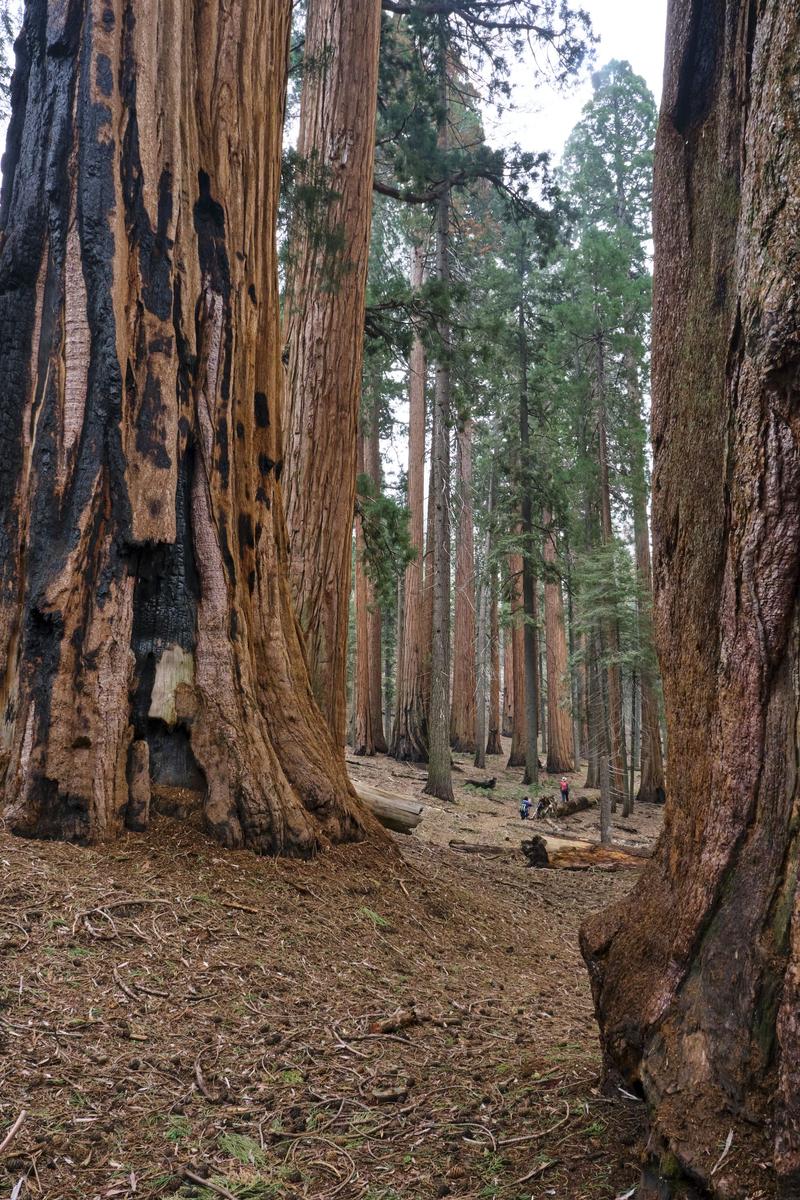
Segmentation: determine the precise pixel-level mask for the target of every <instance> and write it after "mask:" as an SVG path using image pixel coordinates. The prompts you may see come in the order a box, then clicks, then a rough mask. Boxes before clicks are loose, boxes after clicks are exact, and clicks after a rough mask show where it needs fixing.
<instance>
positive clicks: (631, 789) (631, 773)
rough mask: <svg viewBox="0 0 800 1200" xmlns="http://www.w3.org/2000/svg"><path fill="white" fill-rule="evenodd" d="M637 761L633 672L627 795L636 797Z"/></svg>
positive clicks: (636, 683) (636, 693)
mask: <svg viewBox="0 0 800 1200" xmlns="http://www.w3.org/2000/svg"><path fill="white" fill-rule="evenodd" d="M638 761H640V760H639V677H638V675H637V674H636V672H635V671H634V672H633V673H632V675H631V757H630V764H629V767H628V770H629V777H630V784H629V787H628V795H629V796H635V795H636V780H635V775H636V764H637V762H638Z"/></svg>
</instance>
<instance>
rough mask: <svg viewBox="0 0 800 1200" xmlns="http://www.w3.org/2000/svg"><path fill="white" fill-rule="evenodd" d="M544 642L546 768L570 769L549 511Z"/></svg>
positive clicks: (563, 641) (563, 647)
mask: <svg viewBox="0 0 800 1200" xmlns="http://www.w3.org/2000/svg"><path fill="white" fill-rule="evenodd" d="M544 527H545V535H544V561H545V564H546V568H547V572H548V573H547V574H546V575H545V583H544V612H545V645H546V649H547V770H548V771H551V772H559V771H571V770H572V769H573V767H574V765H575V764H574V760H573V752H572V714H571V713H570V684H569V676H568V674H567V635H566V631H565V628H564V597H563V595H562V592H561V580H560V578H559V577H558V575H556V574H555V570H556V544H555V535H554V532H553V529H552V521H551V518H550V513H549V512H545V514H544Z"/></svg>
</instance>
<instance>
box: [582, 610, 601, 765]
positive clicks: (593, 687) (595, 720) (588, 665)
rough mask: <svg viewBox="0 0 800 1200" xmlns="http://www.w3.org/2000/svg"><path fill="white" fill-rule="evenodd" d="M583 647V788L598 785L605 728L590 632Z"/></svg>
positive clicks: (584, 637) (598, 672)
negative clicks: (584, 731) (585, 749)
mask: <svg viewBox="0 0 800 1200" xmlns="http://www.w3.org/2000/svg"><path fill="white" fill-rule="evenodd" d="M582 641H583V644H584V646H583V649H584V663H583V676H584V696H585V698H586V734H587V738H586V747H587V752H586V763H587V766H586V782H585V783H584V785H583V786H584V787H585V788H599V787H600V760H601V757H602V753H603V749H604V747H605V730H604V729H603V727H602V718H603V713H602V709H603V701H602V694H601V693H600V692H599V690H598V683H597V681H598V678H599V676H600V671H599V669H598V666H597V661H596V659H597V649H596V647H597V642H596V639H595V635H594V634H593V633H592V634H590V635H589V636H588V637H587V636H586V635H583V637H582Z"/></svg>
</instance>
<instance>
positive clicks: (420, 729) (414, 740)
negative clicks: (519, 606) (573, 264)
mask: <svg viewBox="0 0 800 1200" xmlns="http://www.w3.org/2000/svg"><path fill="white" fill-rule="evenodd" d="M424 265H425V252H424V250H423V248H422V246H415V247H414V257H413V264H412V269H411V287H412V289H413V290H414V291H418V290H419V289H420V288H421V287H422V282H423V272H424ZM425 375H426V361H425V347H424V346H423V344H422V339H421V338H420V337H419V335H418V333H416V332H415V334H414V339H413V342H412V345H411V356H410V358H409V364H408V400H409V413H408V507H409V512H410V520H409V533H410V535H411V544H412V546H413V547H414V549H415V550H416V552H417V557H416V558H415V559H413V560H412V561H411V562H410V563H409V564H408V566H407V567H406V574H405V615H404V621H403V658H402V665H401V669H400V671H399V672H398V676H397V720H396V723H395V729H394V733H393V736H392V754H393V755H394V757H395V758H399V759H404V760H407V761H409V762H427V759H428V721H427V700H426V695H425V678H424V676H425V663H426V660H427V658H428V656H429V654H430V630H429V628H428V626H427V625H426V622H425V620H424V615H423V607H424V606H423V598H422V567H423V546H424V542H423V534H424V520H425V516H424V509H425Z"/></svg>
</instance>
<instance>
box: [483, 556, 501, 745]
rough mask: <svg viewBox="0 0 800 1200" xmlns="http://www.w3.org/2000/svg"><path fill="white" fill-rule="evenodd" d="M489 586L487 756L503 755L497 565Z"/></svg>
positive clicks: (493, 567) (492, 570) (491, 568)
mask: <svg viewBox="0 0 800 1200" xmlns="http://www.w3.org/2000/svg"><path fill="white" fill-rule="evenodd" d="M490 572H491V580H490V584H489V657H490V662H491V676H490V683H489V733H488V737H487V740H486V753H487V754H502V753H503V747H502V744H501V742H500V615H499V613H498V596H497V564H496V563H494V562H493V563H492V564H491V567H490Z"/></svg>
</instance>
